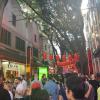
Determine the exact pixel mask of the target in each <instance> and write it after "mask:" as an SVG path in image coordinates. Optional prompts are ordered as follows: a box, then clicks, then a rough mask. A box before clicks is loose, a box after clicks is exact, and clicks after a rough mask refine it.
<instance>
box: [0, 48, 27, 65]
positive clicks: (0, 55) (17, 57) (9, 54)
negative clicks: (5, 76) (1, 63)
mask: <svg viewBox="0 0 100 100" xmlns="http://www.w3.org/2000/svg"><path fill="white" fill-rule="evenodd" d="M0 59H5V60H9V61H14V62H19V63H25V62H26V57H25V55H24V54H22V53H20V52H17V51H15V50H11V49H8V48H5V49H2V48H0Z"/></svg>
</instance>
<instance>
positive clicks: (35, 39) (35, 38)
mask: <svg viewBox="0 0 100 100" xmlns="http://www.w3.org/2000/svg"><path fill="white" fill-rule="evenodd" d="M34 41H35V42H37V37H36V34H35V35H34Z"/></svg>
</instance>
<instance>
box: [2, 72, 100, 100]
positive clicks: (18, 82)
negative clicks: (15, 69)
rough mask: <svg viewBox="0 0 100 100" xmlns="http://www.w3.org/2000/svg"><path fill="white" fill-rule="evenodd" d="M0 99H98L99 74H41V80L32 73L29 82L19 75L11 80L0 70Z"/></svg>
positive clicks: (99, 95) (99, 96) (99, 97)
mask: <svg viewBox="0 0 100 100" xmlns="http://www.w3.org/2000/svg"><path fill="white" fill-rule="evenodd" d="M0 100H100V74H99V73H97V74H96V75H91V76H90V77H89V76H87V75H79V74H77V73H67V74H65V75H58V74H54V75H48V77H46V75H45V74H43V76H42V79H41V81H39V80H38V75H37V74H34V78H32V80H31V81H30V82H27V80H25V76H24V75H21V76H20V77H16V78H15V79H14V81H13V82H12V81H11V80H6V79H4V77H3V73H2V72H0Z"/></svg>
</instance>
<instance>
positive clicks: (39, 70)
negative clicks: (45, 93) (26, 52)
mask: <svg viewBox="0 0 100 100" xmlns="http://www.w3.org/2000/svg"><path fill="white" fill-rule="evenodd" d="M38 73H39V80H41V78H42V75H43V74H46V77H47V76H48V68H47V67H39V69H38Z"/></svg>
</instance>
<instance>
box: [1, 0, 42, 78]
mask: <svg viewBox="0 0 100 100" xmlns="http://www.w3.org/2000/svg"><path fill="white" fill-rule="evenodd" d="M1 27H2V31H1V33H0V68H1V69H2V70H3V71H4V75H5V76H6V77H9V76H10V75H14V76H19V75H21V74H25V72H26V65H27V63H28V62H27V59H29V58H28V53H27V51H28V49H27V48H28V47H31V50H32V54H31V61H32V62H33V60H34V57H35V58H37V59H38V57H39V52H40V50H41V42H40V36H39V33H38V28H37V25H36V24H35V23H34V22H26V21H25V19H24V17H23V15H22V12H21V8H20V6H19V5H18V3H17V1H16V0H8V3H7V5H6V7H5V9H4V14H3V21H2V26H1ZM33 63H34V62H33ZM32 66H33V64H32Z"/></svg>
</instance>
